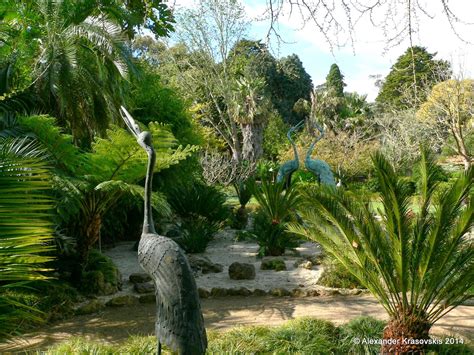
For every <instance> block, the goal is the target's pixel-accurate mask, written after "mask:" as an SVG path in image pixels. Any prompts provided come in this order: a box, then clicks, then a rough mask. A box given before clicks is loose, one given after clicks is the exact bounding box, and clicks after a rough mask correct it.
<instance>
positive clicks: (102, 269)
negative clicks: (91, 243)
mask: <svg viewBox="0 0 474 355" xmlns="http://www.w3.org/2000/svg"><path fill="white" fill-rule="evenodd" d="M119 282H120V280H119V271H118V269H117V267H116V266H115V264H114V263H113V261H112V259H110V258H109V257H108V256H106V255H104V254H101V253H100V252H99V251H98V250H92V251H91V252H90V253H89V257H88V258H87V263H86V264H85V266H84V270H83V271H82V275H81V283H80V285H79V289H80V290H81V291H82V292H84V293H86V294H93V295H101V294H110V293H114V292H115V291H117V287H118V285H119ZM107 284H109V285H110V286H109V285H107Z"/></svg>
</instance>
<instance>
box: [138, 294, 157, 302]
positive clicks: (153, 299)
mask: <svg viewBox="0 0 474 355" xmlns="http://www.w3.org/2000/svg"><path fill="white" fill-rule="evenodd" d="M138 302H140V303H156V296H155V294H153V293H151V294H148V295H141V296H140V297H139V298H138Z"/></svg>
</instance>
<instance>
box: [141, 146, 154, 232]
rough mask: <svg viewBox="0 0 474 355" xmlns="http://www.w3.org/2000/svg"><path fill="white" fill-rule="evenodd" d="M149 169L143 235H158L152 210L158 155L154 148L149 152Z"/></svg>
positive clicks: (146, 181) (146, 183)
mask: <svg viewBox="0 0 474 355" xmlns="http://www.w3.org/2000/svg"><path fill="white" fill-rule="evenodd" d="M147 154H148V167H147V171H146V180H145V199H144V200H145V206H144V218H143V234H149V233H156V231H155V225H154V223H153V213H152V209H151V191H152V189H151V186H152V181H153V168H154V166H155V160H156V154H155V151H154V150H153V148H150V150H147Z"/></svg>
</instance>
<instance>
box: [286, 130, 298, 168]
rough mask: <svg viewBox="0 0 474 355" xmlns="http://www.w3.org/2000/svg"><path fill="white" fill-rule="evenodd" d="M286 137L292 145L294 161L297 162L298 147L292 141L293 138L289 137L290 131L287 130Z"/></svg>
mask: <svg viewBox="0 0 474 355" xmlns="http://www.w3.org/2000/svg"><path fill="white" fill-rule="evenodd" d="M286 136H287V137H288V140H289V141H290V143H291V146H292V147H293V153H294V155H295V159H294V160H295V161H296V162H298V161H299V157H298V149H296V144H295V142H293V139H291V132H288V134H287V135H286Z"/></svg>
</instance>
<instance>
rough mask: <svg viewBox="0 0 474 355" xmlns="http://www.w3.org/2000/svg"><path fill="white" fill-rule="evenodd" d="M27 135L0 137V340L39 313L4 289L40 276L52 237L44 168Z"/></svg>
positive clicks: (46, 174)
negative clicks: (21, 322)
mask: <svg viewBox="0 0 474 355" xmlns="http://www.w3.org/2000/svg"><path fill="white" fill-rule="evenodd" d="M38 153H41V151H40V150H39V149H38V145H37V144H35V143H33V142H31V141H30V140H29V139H11V138H10V139H3V138H0V341H1V340H2V339H3V338H5V337H6V336H8V335H9V334H11V332H12V331H14V330H15V328H16V327H18V326H20V320H23V321H31V320H38V319H39V311H38V310H36V309H35V308H33V307H27V306H25V305H23V304H21V303H19V302H17V301H15V300H14V299H12V298H10V297H9V296H8V290H10V289H12V288H18V287H21V286H27V285H28V282H29V281H36V280H42V279H45V278H46V277H45V275H46V272H45V271H46V269H45V268H44V266H43V264H44V263H45V262H47V261H48V260H49V259H50V258H49V257H47V256H45V254H44V253H45V252H47V251H48V250H49V247H48V242H49V241H50V240H51V238H52V234H53V230H52V225H51V218H50V217H51V212H52V208H53V205H54V202H53V200H52V199H51V198H49V197H48V195H47V190H49V189H50V181H49V179H50V173H49V169H48V167H47V165H46V163H45V162H44V161H43V160H42V159H40V158H39V157H38Z"/></svg>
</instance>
